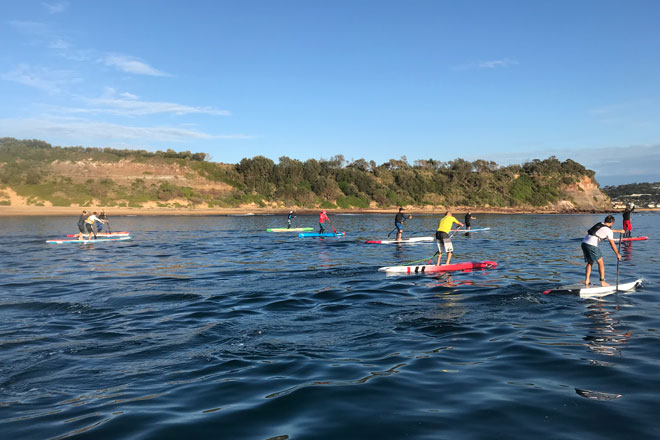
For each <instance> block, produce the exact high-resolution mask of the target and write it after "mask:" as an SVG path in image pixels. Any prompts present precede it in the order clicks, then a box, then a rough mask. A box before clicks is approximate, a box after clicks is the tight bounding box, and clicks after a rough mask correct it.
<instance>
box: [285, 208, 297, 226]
mask: <svg viewBox="0 0 660 440" xmlns="http://www.w3.org/2000/svg"><path fill="white" fill-rule="evenodd" d="M294 218H296V214H294V213H293V211H289V218H288V225H287V227H286V228H287V229H291V220H293V219H294Z"/></svg>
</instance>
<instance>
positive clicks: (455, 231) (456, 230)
mask: <svg viewBox="0 0 660 440" xmlns="http://www.w3.org/2000/svg"><path fill="white" fill-rule="evenodd" d="M462 227H463V226H459V227H458V229H455V230H454V232H452V233H451V235H450V236H449V238H452V237H453V236H454V235H455V234H456V233H457V232H458V231H460V230H461V228H462Z"/></svg>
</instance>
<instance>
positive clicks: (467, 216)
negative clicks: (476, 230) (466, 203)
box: [465, 210, 477, 231]
mask: <svg viewBox="0 0 660 440" xmlns="http://www.w3.org/2000/svg"><path fill="white" fill-rule="evenodd" d="M476 219H477V218H476V217H472V213H470V211H469V210H468V212H467V214H465V230H466V231H469V230H470V225H471V223H470V220H476Z"/></svg>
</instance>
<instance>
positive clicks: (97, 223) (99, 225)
mask: <svg viewBox="0 0 660 440" xmlns="http://www.w3.org/2000/svg"><path fill="white" fill-rule="evenodd" d="M97 217H98V218H99V220H101V221H100V222H96V227H97V228H98V229H97V231H98V232H101V231H102V230H103V223H104V222H105V223H107V222H106V221H105V220H107V219H108V218H107V217H106V216H105V211H101V213H100V214H99V215H98V216H97Z"/></svg>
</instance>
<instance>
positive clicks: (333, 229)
mask: <svg viewBox="0 0 660 440" xmlns="http://www.w3.org/2000/svg"><path fill="white" fill-rule="evenodd" d="M328 223H330V227H331V228H332V232H333V233H335V234H336V233H337V230H336V229H335V227H334V226H332V222H331V221H330V219H328Z"/></svg>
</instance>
